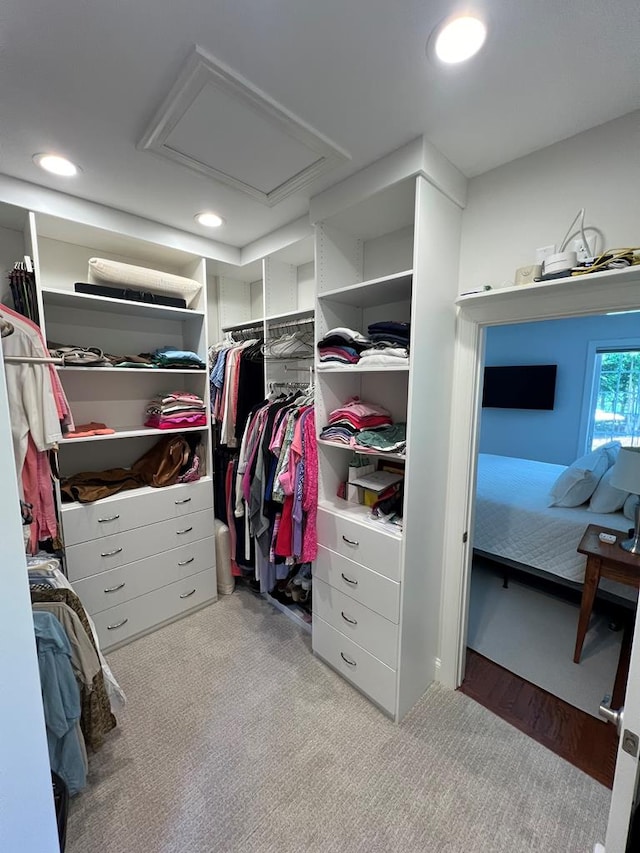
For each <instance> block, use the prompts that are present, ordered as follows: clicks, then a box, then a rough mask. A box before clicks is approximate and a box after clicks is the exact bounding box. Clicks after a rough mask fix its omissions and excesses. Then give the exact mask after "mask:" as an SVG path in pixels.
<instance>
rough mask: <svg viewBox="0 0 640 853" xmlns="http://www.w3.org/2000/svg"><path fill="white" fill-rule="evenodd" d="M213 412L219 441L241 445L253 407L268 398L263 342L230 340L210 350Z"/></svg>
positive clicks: (233, 446) (222, 443)
mask: <svg viewBox="0 0 640 853" xmlns="http://www.w3.org/2000/svg"><path fill="white" fill-rule="evenodd" d="M209 364H210V373H209V384H210V391H211V415H212V418H213V420H214V422H215V423H216V425H217V436H218V439H219V443H220V444H221V445H225V446H227V447H232V448H236V447H238V446H239V444H240V441H241V439H242V435H243V433H244V429H245V426H246V422H247V418H248V416H249V412H250V411H251V409H252V408H253V407H254V406H255V405H256V404H257V403H259V402H260V401H261V400H263V399H264V356H263V354H262V344H261V342H260V341H258V340H255V339H252V340H248V341H243V342H241V343H236V342H234V341H227V342H225V343H221V344H217V345H216V346H214V347H211V349H210V350H209Z"/></svg>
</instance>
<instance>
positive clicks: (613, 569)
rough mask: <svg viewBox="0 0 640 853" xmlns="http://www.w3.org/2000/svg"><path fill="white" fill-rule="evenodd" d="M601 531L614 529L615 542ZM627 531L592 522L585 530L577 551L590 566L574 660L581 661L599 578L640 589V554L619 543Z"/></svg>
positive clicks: (586, 578)
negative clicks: (604, 539)
mask: <svg viewBox="0 0 640 853" xmlns="http://www.w3.org/2000/svg"><path fill="white" fill-rule="evenodd" d="M600 533H613V535H614V536H615V537H616V542H614V544H613V545H607V543H606V542H601V541H600V540H599V539H598V535H599V534H600ZM626 538H627V534H626V531H622V530H612V529H611V528H610V527H600V526H599V525H597V524H590V525H589V526H588V527H587V529H586V530H585V532H584V535H583V537H582V539H581V540H580V544H579V545H578V553H580V554H585V555H586V557H587V567H586V569H585V572H584V587H583V589H582V601H581V602H580V618H579V620H578V633H577V635H576V648H575V652H574V654H573V662H574V663H580V656H581V654H582V646H583V644H584V638H585V636H586V633H587V628H588V627H589V620H590V618H591V611H592V610H593V602H594V599H595V597H596V592H597V591H598V584H599V583H600V578H608V579H609V580H612V581H617V582H618V583H625V584H627V585H628V586H633V587H635V588H636V589H640V556H637V555H635V554H630V553H629V552H628V551H624V550H623V549H622V548H621V547H620V540H621V539H626Z"/></svg>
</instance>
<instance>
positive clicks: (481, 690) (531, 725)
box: [460, 649, 624, 788]
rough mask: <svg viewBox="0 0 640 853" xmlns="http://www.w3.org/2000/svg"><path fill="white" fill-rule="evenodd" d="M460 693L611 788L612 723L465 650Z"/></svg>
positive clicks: (614, 744) (614, 737) (614, 741)
mask: <svg viewBox="0 0 640 853" xmlns="http://www.w3.org/2000/svg"><path fill="white" fill-rule="evenodd" d="M623 683H624V682H623ZM616 688H617V690H616V691H614V693H615V692H617V693H618V694H620V692H623V691H621V689H620V688H621V685H620V684H619V683H617V684H616ZM460 690H461V691H462V693H464V694H466V695H467V696H469V697H471V698H472V699H475V700H476V702H479V703H480V704H481V705H484V707H485V708H488V710H490V711H492V712H493V713H494V714H497V715H498V716H499V717H502V719H503V720H506V721H507V722H508V723H510V724H511V725H512V726H515V727H516V728H517V729H520V731H522V732H524V733H525V734H527V735H529V737H532V738H534V740H536V741H538V742H539V743H541V744H543V745H544V746H546V747H547V748H548V749H550V750H551V751H552V752H555V753H556V755H559V756H560V757H561V758H564V759H565V760H566V761H569V762H570V763H571V764H573V765H574V766H575V767H578V768H580V770H583V771H584V772H585V773H588V774H589V776H592V777H593V778H594V779H597V781H598V782H601V783H602V784H603V785H606V786H607V787H609V788H611V787H612V786H613V774H614V770H615V762H616V751H617V748H618V736H617V734H616V730H615V727H614V726H612V725H611V724H607V723H605V722H604V721H601V720H597V719H596V718H595V717H592V716H591V715H590V714H587V713H585V712H584V711H581V710H579V709H578V708H574V707H573V706H572V705H569V704H568V703H567V702H564V701H563V700H562V699H558V697H556V696H553V695H552V694H551V693H547V691H546V690H542V689H541V688H540V687H536V686H535V684H531V683H530V682H529V681H525V680H524V679H523V678H520V676H518V675H514V673H512V672H509V671H508V670H506V669H504V668H503V667H501V666H499V665H498V664H497V663H494V662H493V661H490V660H488V658H485V657H483V656H482V655H479V654H477V652H474V651H472V650H471V649H468V650H467V669H466V675H465V679H464V682H463V683H462V685H461V687H460ZM617 698H618V697H617ZM612 704H613V703H612ZM620 704H621V702H620ZM613 707H616V704H613Z"/></svg>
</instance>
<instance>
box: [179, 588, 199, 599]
mask: <svg viewBox="0 0 640 853" xmlns="http://www.w3.org/2000/svg"><path fill="white" fill-rule="evenodd" d="M195 591H196V587H195V586H194V588H193V589H192V590H191V592H183V593H181V595H180V598H189V596H190V595H193V593H194V592H195Z"/></svg>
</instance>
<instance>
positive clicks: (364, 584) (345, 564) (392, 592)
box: [313, 545, 400, 624]
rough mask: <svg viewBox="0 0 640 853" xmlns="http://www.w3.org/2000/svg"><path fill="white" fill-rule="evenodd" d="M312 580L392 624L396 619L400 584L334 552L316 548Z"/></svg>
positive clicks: (398, 612)
mask: <svg viewBox="0 0 640 853" xmlns="http://www.w3.org/2000/svg"><path fill="white" fill-rule="evenodd" d="M313 577H314V578H319V579H320V580H321V581H324V582H325V583H328V584H329V586H332V587H333V588H334V589H337V590H338V591H339V592H343V593H345V595H348V596H349V598H353V599H354V600H355V601H357V602H359V603H360V604H364V606H365V607H368V608H369V610H375V612H376V613H379V614H380V616H384V618H385V619H388V620H389V621H390V622H395V623H396V624H397V623H398V621H399V618H400V584H399V583H396V582H395V581H390V580H389V578H385V577H383V576H382V575H379V574H378V573H377V572H373V571H371V569H367V568H365V566H361V565H359V564H358V563H354V562H353V560H348V559H347V558H346V557H343V556H342V555H341V554H336V552H335V551H330V550H329V549H328V548H323V547H322V545H320V546H319V547H318V557H317V559H316V561H315V563H314V564H313Z"/></svg>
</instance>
